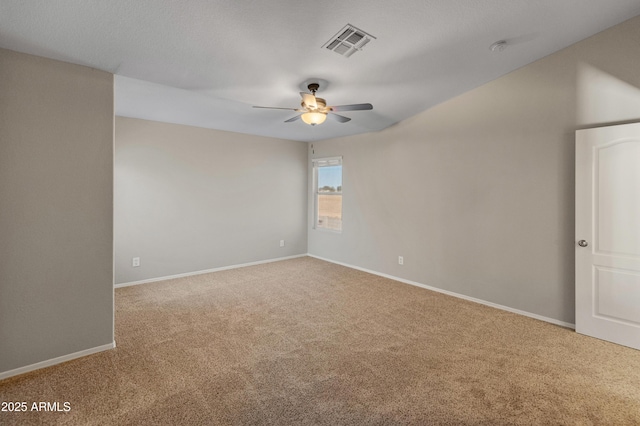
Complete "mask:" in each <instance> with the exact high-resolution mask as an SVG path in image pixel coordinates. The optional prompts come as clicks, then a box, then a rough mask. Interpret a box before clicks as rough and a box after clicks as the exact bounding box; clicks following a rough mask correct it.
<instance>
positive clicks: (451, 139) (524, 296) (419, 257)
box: [309, 18, 640, 323]
mask: <svg viewBox="0 0 640 426" xmlns="http://www.w3.org/2000/svg"><path fill="white" fill-rule="evenodd" d="M639 41H640V18H635V19H633V20H630V21H627V22H625V23H623V24H621V25H618V26H616V27H613V28H611V29H609V30H607V31H605V32H603V33H600V34H598V35H596V36H594V37H592V38H590V39H587V40H584V41H582V42H580V43H577V44H576V45H573V46H571V47H569V48H567V49H564V50H562V51H560V52H558V53H556V54H554V55H551V56H548V57H546V58H543V59H541V60H539V61H537V62H535V63H533V64H530V65H528V66H526V67H523V68H521V69H519V70H517V71H515V72H512V73H510V74H508V75H506V76H503V77H502V78H499V79H498V80H495V81H493V82H491V83H489V84H486V85H484V86H482V87H480V88H478V89H475V90H472V91H470V92H468V93H465V94H463V95H461V96H459V97H457V98H455V99H453V100H450V101H448V102H446V103H443V104H441V105H439V106H437V107H434V108H432V109H430V110H428V111H426V112H424V113H421V114H418V115H417V116H415V117H413V118H411V119H409V120H407V121H404V122H402V123H399V124H398V125H396V126H393V127H391V128H388V129H386V130H384V131H381V132H378V133H371V134H365V135H359V136H352V137H346V138H341V139H334V140H328V141H323V142H319V143H315V144H313V146H314V150H315V154H311V153H310V155H311V156H312V157H328V156H338V155H342V156H344V159H343V163H344V182H343V194H344V196H343V199H344V205H343V212H344V218H343V219H344V224H343V228H344V231H343V233H342V234H331V233H324V232H322V231H316V230H313V229H310V230H309V253H311V254H314V255H317V256H321V257H325V258H328V259H332V260H335V261H339V262H343V263H347V264H351V265H355V266H358V267H361V268H367V269H371V270H374V271H377V272H382V273H386V274H390V275H394V276H397V277H400V278H404V279H407V280H412V281H416V282H419V283H422V284H426V285H430V286H434V287H438V288H441V289H445V290H449V291H453V292H457V293H460V294H463V295H466V296H471V297H475V298H479V299H483V300H485V301H489V302H493V303H498V304H501V305H505V306H508V307H511V308H515V309H519V310H524V311H527V312H530V313H533V314H537V315H542V316H545V317H548V318H551V319H555V320H558V321H562V322H567V323H573V322H574V132H575V130H576V129H578V128H584V127H589V126H593V125H605V124H612V123H618V122H626V121H637V120H640V90H639V89H638V88H639V87H640V73H639V72H638V70H639V69H640V43H639ZM526 48H527V46H526V44H523V45H518V46H513V47H512V49H526ZM503 54H505V55H508V54H509V50H507V51H505V52H504V53H503ZM309 215H311V212H309ZM309 223H310V224H311V223H312V221H310V222H309ZM399 255H402V256H404V266H400V265H398V262H397V260H398V256H399Z"/></svg>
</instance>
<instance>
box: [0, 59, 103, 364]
mask: <svg viewBox="0 0 640 426" xmlns="http://www.w3.org/2000/svg"><path fill="white" fill-rule="evenodd" d="M112 202H113V75H111V74H109V73H106V72H103V71H97V70H94V69H91V68H87V67H82V66H78V65H72V64H68V63H64V62H59V61H54V60H50V59H44V58H40V57H36V56H31V55H25V54H22V53H16V52H12V51H9V50H3V49H0V203H1V205H2V207H1V208H0V373H1V372H7V371H10V370H14V369H16V368H20V367H25V366H28V365H31V364H34V363H37V362H41V361H47V360H50V359H53V358H56V357H59V356H64V355H69V354H72V353H75V352H79V351H83V350H88V349H92V348H95V347H98V346H103V345H107V344H110V343H112V342H113V209H112Z"/></svg>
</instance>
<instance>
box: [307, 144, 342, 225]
mask: <svg viewBox="0 0 640 426" xmlns="http://www.w3.org/2000/svg"><path fill="white" fill-rule="evenodd" d="M311 162H312V166H313V188H312V191H313V229H316V230H319V231H323V232H332V233H335V234H341V233H342V226H340V230H337V229H328V228H320V227H318V208H319V205H318V196H319V195H320V192H319V191H318V169H319V168H320V167H329V166H340V167H343V163H342V156H340V157H324V158H314V159H312V160H311ZM343 171H344V167H343ZM342 177H343V179H342V182H340V192H339V193H335V194H326V193H323V195H340V196H342V195H343V190H344V175H343V176H342ZM342 201H343V202H344V197H343V198H342ZM342 207H344V203H343V206H342ZM343 217H344V210H343V211H342V214H341V216H340V221H341V222H342V225H344V221H343Z"/></svg>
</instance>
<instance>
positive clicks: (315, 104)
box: [254, 82, 373, 126]
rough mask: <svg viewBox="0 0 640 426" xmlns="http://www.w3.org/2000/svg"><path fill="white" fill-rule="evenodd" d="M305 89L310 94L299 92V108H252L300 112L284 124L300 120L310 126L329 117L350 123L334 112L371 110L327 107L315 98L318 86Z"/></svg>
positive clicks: (360, 106)
mask: <svg viewBox="0 0 640 426" xmlns="http://www.w3.org/2000/svg"><path fill="white" fill-rule="evenodd" d="M307 89H308V90H309V92H310V93H305V92H300V96H301V97H302V101H301V102H300V106H301V108H280V107H263V106H254V108H266V109H284V110H291V111H296V112H300V113H301V114H300V115H296V116H295V117H292V118H290V119H288V120H285V123H291V122H294V121H297V120H298V119H302V121H304V122H305V123H307V124H309V125H311V126H315V125H318V124H322V123H324V121H325V120H326V119H327V117H331V118H333V119H334V120H336V121H338V122H339V123H346V122H348V121H351V118H349V117H345V116H343V115H338V114H336V113H335V111H364V110H371V109H373V106H372V105H371V104H351V105H337V106H327V101H326V100H325V99H323V98H318V97H316V92H317V91H318V89H320V84H318V83H315V82H314V83H309V84H308V85H307Z"/></svg>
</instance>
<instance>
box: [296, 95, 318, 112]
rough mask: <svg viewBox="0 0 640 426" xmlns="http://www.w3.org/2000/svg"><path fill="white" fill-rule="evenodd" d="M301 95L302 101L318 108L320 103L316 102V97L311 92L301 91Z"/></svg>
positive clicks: (312, 107)
mask: <svg viewBox="0 0 640 426" xmlns="http://www.w3.org/2000/svg"><path fill="white" fill-rule="evenodd" d="M300 96H302V102H304V104H305V105H306V106H307V107H308V108H311V109H316V108H318V103H317V102H316V97H315V96H313V95H312V94H310V93H304V92H300Z"/></svg>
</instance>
